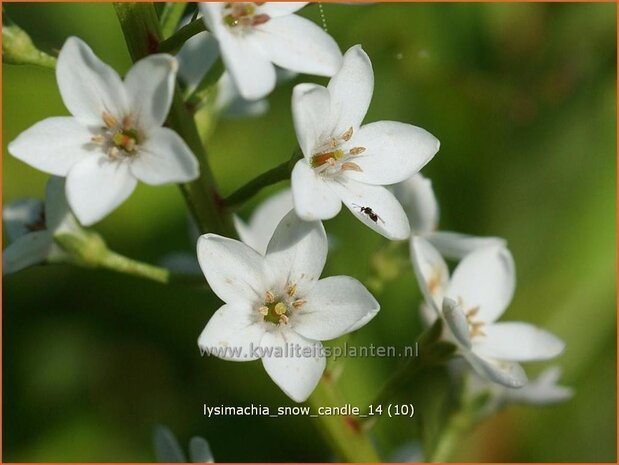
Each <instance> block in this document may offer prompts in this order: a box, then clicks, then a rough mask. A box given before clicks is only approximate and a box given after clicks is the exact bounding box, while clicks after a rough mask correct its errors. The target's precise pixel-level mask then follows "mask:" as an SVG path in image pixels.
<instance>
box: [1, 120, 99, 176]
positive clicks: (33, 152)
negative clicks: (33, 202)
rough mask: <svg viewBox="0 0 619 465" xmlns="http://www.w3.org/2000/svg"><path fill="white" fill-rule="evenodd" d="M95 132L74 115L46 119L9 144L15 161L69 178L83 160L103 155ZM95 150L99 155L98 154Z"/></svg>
mask: <svg viewBox="0 0 619 465" xmlns="http://www.w3.org/2000/svg"><path fill="white" fill-rule="evenodd" d="M91 138H92V133H91V132H90V131H89V130H88V128H86V126H84V125H83V124H81V123H80V122H79V121H78V120H77V119H75V118H73V117H71V116H60V117H54V118H47V119H44V120H43V121H40V122H38V123H37V124H35V125H34V126H32V127H30V128H29V129H26V130H25V131H24V132H22V133H21V134H20V135H19V136H17V138H16V139H15V140H14V141H12V142H11V143H10V144H9V147H8V150H9V153H11V155H13V156H14V157H15V158H17V159H19V160H21V161H23V162H25V163H28V164H29V165H30V166H33V167H34V168H36V169H38V170H41V171H44V172H45V173H49V174H54V175H56V176H66V175H67V173H68V172H69V170H70V169H71V168H72V167H73V166H74V165H75V164H76V163H79V162H80V161H82V160H84V159H86V158H88V157H90V156H94V155H95V154H96V153H101V152H100V150H99V149H98V147H96V146H94V145H93V144H91V141H90V139H91ZM95 151H96V152H95Z"/></svg>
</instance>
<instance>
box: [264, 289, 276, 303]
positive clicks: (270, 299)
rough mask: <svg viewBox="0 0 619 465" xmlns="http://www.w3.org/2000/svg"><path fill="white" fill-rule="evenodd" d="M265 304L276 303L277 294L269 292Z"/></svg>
mask: <svg viewBox="0 0 619 465" xmlns="http://www.w3.org/2000/svg"><path fill="white" fill-rule="evenodd" d="M264 302H265V303H266V304H272V303H273V302H275V294H273V292H272V291H267V293H266V296H265V298H264Z"/></svg>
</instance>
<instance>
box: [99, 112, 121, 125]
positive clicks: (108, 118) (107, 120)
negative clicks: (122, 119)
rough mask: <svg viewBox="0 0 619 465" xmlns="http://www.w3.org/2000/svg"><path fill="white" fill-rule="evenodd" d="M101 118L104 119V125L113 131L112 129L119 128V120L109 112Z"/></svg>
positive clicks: (104, 113)
mask: <svg viewBox="0 0 619 465" xmlns="http://www.w3.org/2000/svg"><path fill="white" fill-rule="evenodd" d="M101 116H102V118H103V123H104V124H105V125H106V126H107V127H108V128H109V129H112V128H115V127H117V126H118V120H117V119H116V118H115V117H114V115H112V114H111V113H108V112H106V111H104V112H103V114H102V115H101Z"/></svg>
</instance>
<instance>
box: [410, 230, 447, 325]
mask: <svg viewBox="0 0 619 465" xmlns="http://www.w3.org/2000/svg"><path fill="white" fill-rule="evenodd" d="M410 253H411V262H412V263H413V269H414V270H415V275H416V277H417V282H418V283H419V287H420V289H421V292H422V294H423V295H424V297H425V300H426V303H427V304H428V305H431V306H432V308H433V309H434V311H435V312H436V314H437V315H438V314H441V308H442V305H443V303H442V302H443V295H444V293H445V290H446V289H447V284H448V282H449V268H447V263H445V260H443V257H442V256H441V254H440V253H438V251H437V250H436V249H435V248H434V247H433V246H432V244H430V243H429V242H428V241H426V240H425V239H423V238H421V237H417V236H412V237H411V244H410Z"/></svg>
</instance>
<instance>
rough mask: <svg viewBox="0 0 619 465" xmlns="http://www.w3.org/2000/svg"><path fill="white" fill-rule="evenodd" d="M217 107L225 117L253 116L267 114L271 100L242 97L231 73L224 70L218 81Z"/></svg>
mask: <svg viewBox="0 0 619 465" xmlns="http://www.w3.org/2000/svg"><path fill="white" fill-rule="evenodd" d="M276 74H277V72H276ZM215 109H216V110H217V111H219V112H223V113H222V116H223V117H224V118H230V119H234V118H252V117H256V116H260V115H263V114H265V113H266V112H267V111H268V110H269V102H268V100H267V99H266V98H263V99H260V100H245V99H244V98H243V97H241V94H240V92H239V90H238V89H237V87H236V84H234V81H233V80H232V78H231V77H230V73H228V72H224V73H223V74H222V75H221V78H219V81H218V82H217V95H216V97H215Z"/></svg>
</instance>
